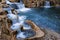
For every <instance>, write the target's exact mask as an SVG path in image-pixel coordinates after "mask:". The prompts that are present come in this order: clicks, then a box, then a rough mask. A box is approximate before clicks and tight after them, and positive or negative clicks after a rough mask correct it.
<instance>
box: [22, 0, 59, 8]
mask: <svg viewBox="0 0 60 40" xmlns="http://www.w3.org/2000/svg"><path fill="white" fill-rule="evenodd" d="M45 1H46V0H24V1H23V2H24V4H25V7H43V6H44V4H45ZM49 2H50V5H51V6H56V5H57V4H58V5H60V1H59V0H49Z"/></svg>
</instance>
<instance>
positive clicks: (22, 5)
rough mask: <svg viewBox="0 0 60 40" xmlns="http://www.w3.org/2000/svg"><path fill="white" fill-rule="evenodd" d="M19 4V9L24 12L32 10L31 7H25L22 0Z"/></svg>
mask: <svg viewBox="0 0 60 40" xmlns="http://www.w3.org/2000/svg"><path fill="white" fill-rule="evenodd" d="M17 6H18V7H19V9H18V11H19V10H20V11H22V12H26V11H29V10H31V9H30V8H25V5H24V4H23V2H22V0H20V3H18V4H17Z"/></svg>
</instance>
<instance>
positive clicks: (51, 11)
mask: <svg viewBox="0 0 60 40" xmlns="http://www.w3.org/2000/svg"><path fill="white" fill-rule="evenodd" d="M16 5H17V4H16ZM20 6H22V5H20ZM49 6H50V5H49ZM18 7H19V6H18ZM27 9H31V10H29V11H28V10H26V8H25V7H24V6H23V9H20V10H23V11H19V14H18V15H19V16H20V15H25V16H27V19H26V20H32V21H33V22H35V23H36V24H37V25H38V26H39V27H42V28H49V29H51V30H54V31H56V32H58V33H60V8H54V7H53V8H52V7H50V8H27ZM25 10H26V11H25Z"/></svg>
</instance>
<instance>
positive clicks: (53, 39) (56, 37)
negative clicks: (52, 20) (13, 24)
mask: <svg viewBox="0 0 60 40" xmlns="http://www.w3.org/2000/svg"><path fill="white" fill-rule="evenodd" d="M42 30H43V31H44V32H45V36H44V37H41V38H38V39H36V38H35V39H32V40H60V34H58V33H56V32H54V31H51V30H49V29H42ZM2 35H3V37H2V38H0V40H7V39H8V38H9V37H10V36H8V35H6V34H2ZM9 40H10V39H9Z"/></svg>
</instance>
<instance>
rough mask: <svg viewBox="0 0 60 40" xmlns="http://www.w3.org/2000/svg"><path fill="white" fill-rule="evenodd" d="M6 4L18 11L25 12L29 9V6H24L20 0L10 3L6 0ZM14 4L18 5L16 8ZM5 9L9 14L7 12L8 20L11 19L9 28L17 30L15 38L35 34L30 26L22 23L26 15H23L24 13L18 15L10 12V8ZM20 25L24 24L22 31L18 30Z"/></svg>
mask: <svg viewBox="0 0 60 40" xmlns="http://www.w3.org/2000/svg"><path fill="white" fill-rule="evenodd" d="M6 4H9V6H10V7H11V8H14V9H16V10H17V11H18V12H20V11H21V12H26V11H28V10H30V9H29V8H25V5H24V4H23V2H22V0H20V2H19V3H17V2H14V3H11V2H9V0H6ZM12 4H13V5H12ZM16 5H17V6H18V8H16V7H17V6H16ZM14 6H15V7H14ZM6 9H7V8H5V10H6ZM7 11H8V13H9V14H7V17H8V18H9V19H10V20H12V22H13V24H12V26H11V29H12V30H16V31H17V32H18V34H17V36H16V38H20V37H21V38H27V37H31V36H33V35H34V34H35V32H34V31H33V30H31V27H30V26H29V25H27V24H25V23H24V21H25V19H26V16H24V15H22V16H18V15H15V14H12V12H11V9H7ZM17 16H18V18H17ZM17 20H18V22H17ZM21 25H24V26H23V27H24V29H25V31H23V32H22V31H21V30H20V27H21ZM29 29H30V30H29Z"/></svg>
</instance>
